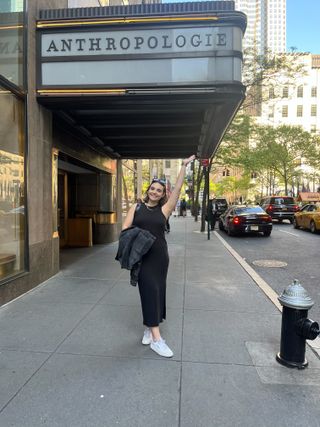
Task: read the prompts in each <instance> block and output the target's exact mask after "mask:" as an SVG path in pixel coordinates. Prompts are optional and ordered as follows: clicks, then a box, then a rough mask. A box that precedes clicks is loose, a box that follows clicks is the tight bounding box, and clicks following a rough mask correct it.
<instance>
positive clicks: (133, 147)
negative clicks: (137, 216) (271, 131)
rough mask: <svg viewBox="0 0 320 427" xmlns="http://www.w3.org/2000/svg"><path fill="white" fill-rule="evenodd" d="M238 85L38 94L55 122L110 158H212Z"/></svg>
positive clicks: (239, 94)
mask: <svg viewBox="0 0 320 427" xmlns="http://www.w3.org/2000/svg"><path fill="white" fill-rule="evenodd" d="M244 93H245V90H244V87H243V86H242V85H241V84H226V85H223V84H222V85H217V86H215V87H210V88H200V89H199V88H198V89H197V90H194V91H190V90H188V92H187V93H184V91H183V90H167V91H161V90H158V91H157V90H153V91H152V90H150V91H128V92H126V93H124V94H121V95H118V94H117V95H105V94H100V95H99V94H95V95H93V94H92V95H82V96H81V95H72V96H66V95H65V94H64V95H63V96H62V95H59V94H56V95H52V94H51V95H50V96H44V95H40V96H38V101H39V103H41V104H42V105H44V106H45V107H46V108H48V109H50V110H52V111H53V113H54V120H55V121H56V122H58V123H59V125H60V126H63V127H66V128H68V129H69V131H70V130H71V131H74V132H75V133H76V134H81V136H82V140H83V141H87V143H88V144H89V145H90V146H94V147H95V148H96V149H98V150H99V151H101V152H103V153H105V154H108V155H109V156H111V157H114V158H119V157H122V158H182V157H185V156H189V155H190V154H192V153H195V154H196V155H197V156H199V157H200V158H208V157H210V156H211V155H212V154H213V153H214V152H215V151H216V149H217V147H218V145H219V143H220V141H221V138H222V136H223V134H224V132H225V130H226V128H227V127H228V124H229V123H230V121H231V119H232V117H233V116H234V114H235V113H236V111H237V110H238V108H239V106H240V104H241V102H242V100H243V98H244Z"/></svg>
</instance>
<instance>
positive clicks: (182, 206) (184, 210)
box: [180, 199, 187, 217]
mask: <svg viewBox="0 0 320 427" xmlns="http://www.w3.org/2000/svg"><path fill="white" fill-rule="evenodd" d="M180 211H181V216H183V217H185V216H187V202H186V201H185V199H182V200H181V202H180Z"/></svg>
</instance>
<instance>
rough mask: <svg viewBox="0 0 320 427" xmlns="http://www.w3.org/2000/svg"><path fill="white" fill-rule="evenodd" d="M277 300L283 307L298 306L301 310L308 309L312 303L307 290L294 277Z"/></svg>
mask: <svg viewBox="0 0 320 427" xmlns="http://www.w3.org/2000/svg"><path fill="white" fill-rule="evenodd" d="M278 300H279V301H280V303H281V304H282V305H284V306H285V307H290V308H298V309H299V308H300V309H301V310H309V308H311V307H312V306H313V304H314V301H313V300H312V299H311V298H310V297H309V295H308V293H307V291H306V290H305V289H304V288H303V287H302V286H301V285H300V283H299V281H298V280H296V279H295V280H294V281H293V283H292V284H291V285H289V286H288V287H287V288H286V289H285V290H284V291H283V292H282V294H281V295H280V296H279V297H278Z"/></svg>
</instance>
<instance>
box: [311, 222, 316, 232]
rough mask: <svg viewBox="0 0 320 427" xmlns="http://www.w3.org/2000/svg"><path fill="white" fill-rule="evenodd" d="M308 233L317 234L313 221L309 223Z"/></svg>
mask: <svg viewBox="0 0 320 427" xmlns="http://www.w3.org/2000/svg"><path fill="white" fill-rule="evenodd" d="M310 231H311V233H316V232H317V228H316V224H315V222H314V221H311V222H310Z"/></svg>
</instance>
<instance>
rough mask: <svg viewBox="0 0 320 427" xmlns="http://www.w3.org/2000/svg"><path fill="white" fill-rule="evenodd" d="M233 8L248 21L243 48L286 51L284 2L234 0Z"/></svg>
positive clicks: (282, 0)
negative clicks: (241, 13) (243, 14)
mask: <svg viewBox="0 0 320 427" xmlns="http://www.w3.org/2000/svg"><path fill="white" fill-rule="evenodd" d="M235 6H236V7H235V8H236V10H239V11H241V12H244V13H245V14H246V15H247V19H248V23H247V30H246V35H245V37H244V48H246V47H254V48H256V50H257V52H258V53H263V52H265V50H266V49H269V50H270V51H271V52H274V53H280V52H281V53H282V52H285V51H286V0H235Z"/></svg>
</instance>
